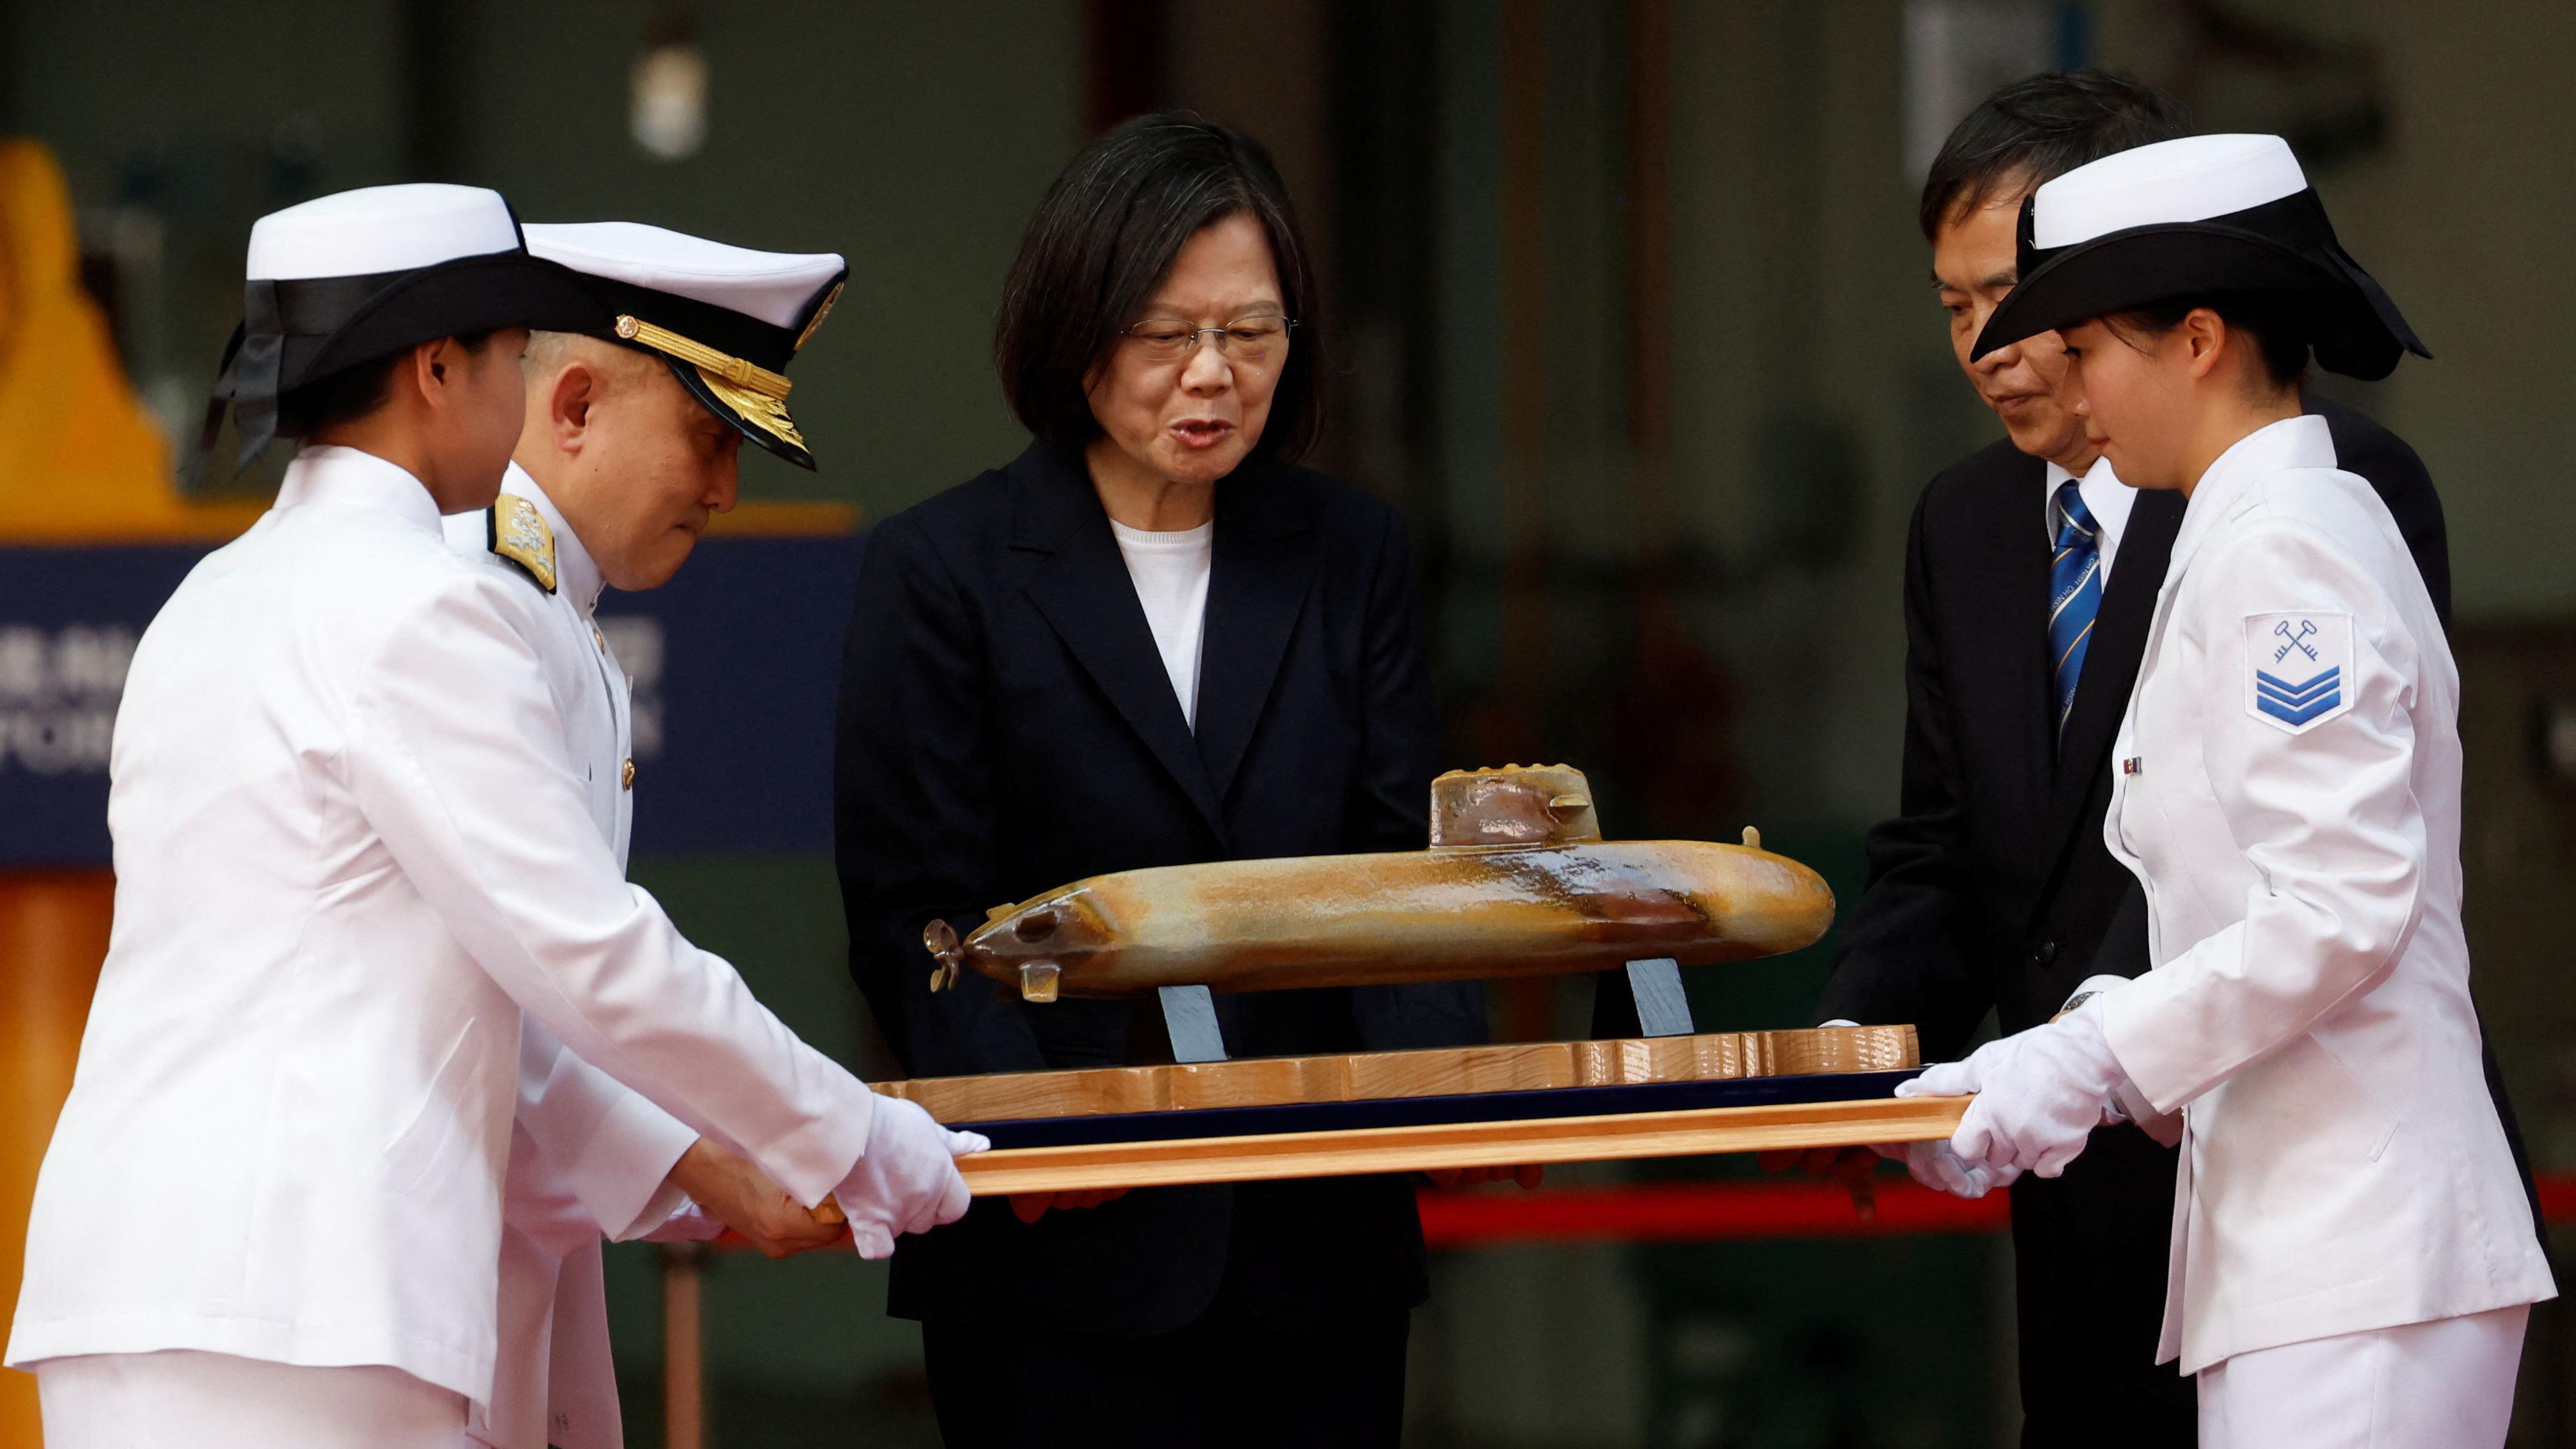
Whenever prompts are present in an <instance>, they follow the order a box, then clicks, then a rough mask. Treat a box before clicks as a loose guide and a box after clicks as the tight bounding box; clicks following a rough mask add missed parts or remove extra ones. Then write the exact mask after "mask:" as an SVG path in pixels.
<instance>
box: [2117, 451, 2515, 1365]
mask: <svg viewBox="0 0 2576 1449" xmlns="http://www.w3.org/2000/svg"><path fill="white" fill-rule="evenodd" d="M2458 710H2459V674H2458V671H2457V669H2456V668H2455V667H2454V666H2453V664H2452V661H2451V653H2450V648H2449V646H2448V644H2447V643H2446V642H2445V639H2444V637H2443V633H2442V628H2441V625H2440V623H2439V621H2438V620H2437V619H2436V617H2435V615H2434V613H2433V604H2432V600H2431V599H2430V597H2428V596H2427V595H2426V593H2425V591H2424V584H2423V580H2422V579H2421V578H2420V577H2419V576H2418V575H2417V573H2416V571H2415V567H2414V564H2413V562H2412V561H2411V559H2410V558H2409V556H2408V554H2407V551H2406V545H2405V541H2404V540H2403V539H2401V538H2400V537H2399V536H2398V532H2397V527H2396V524H2395V523H2394V522H2392V521H2391V520H2390V518H2389V516H2388V513H2387V510H2386V509H2385V508H2384V507H2382V506H2381V504H2380V502H2379V500H2378V498H2377V497H2376V496H2375V495H2374V494H2373V493H2372V492H2371V489H2370V485H2369V484H2368V483H2365V482H2364V481H2362V480H2361V479H2360V478H2357V477H2354V476H2353V475H2352V474H2349V473H2343V472H2338V471H2336V470H2335V454H2334V443H2333V440H2332V438H2331V436H2330V435H2329V434H2328V432H2327V430H2326V424H2325V420H2324V419H2322V418H2315V417H2301V418H2292V419H2289V420H2287V421H2284V422H2279V423H2274V424H2272V425H2271V426H2269V427H2266V428H2263V429H2261V430H2259V431H2257V432H2255V433H2253V434H2252V435H2250V436H2248V437H2246V438H2245V439H2243V440H2242V441H2240V442H2238V443H2237V444H2236V446H2235V447H2233V448H2231V449H2229V450H2228V451H2227V452H2226V453H2225V454H2223V455H2221V456H2220V458H2219V459H2218V461H2217V462H2216V463H2214V464H2212V465H2211V467H2210V468H2209V471H2208V472H2207V473H2206V474H2205V475H2204V476H2203V477H2202V478H2201V480H2200V483H2199V486H2198V487H2197V488H2196V489H2194V490H2193V493H2192V497H2191V504H2190V507H2189V509H2188V510H2187V511H2186V512H2185V513H2184V515H2183V522H2182V529H2181V532H2180V534H2179V535H2178V536H2177V537H2176V538H2175V540H2174V546H2173V562H2172V566H2171V567H2170V569H2169V570H2168V572H2167V574H2166V577H2165V583H2164V588H2163V591H2162V593H2161V594H2160V595H2159V596H2158V598H2157V601H2156V616H2155V622H2154V625H2153V627H2152V632H2151V633H2150V635H2149V637H2148V640H2147V650H2146V663H2145V666H2144V667H2143V668H2142V669H2141V670H2140V671H2139V674H2138V683H2137V688H2136V691H2135V693H2134V694H2133V695H2132V696H2131V697H2130V701H2129V710H2128V715H2127V717H2126V719H2125V720H2123V722H2122V724H2121V726H2120V738H2119V744H2118V747H2117V755H2116V758H2117V759H2118V760H2119V762H2120V764H2119V769H2118V773H2116V774H2115V775H2114V777H2113V781H2112V796H2111V806H2110V811H2109V813H2108V815H2107V816H2106V818H2105V820H2104V824H2103V833H2104V835H2105V837H2106V838H2107V839H2108V841H2109V843H2110V847H2111V852H2112V854H2114V855H2116V856H2118V857H2119V859H2120V861H2121V863H2122V864H2124V865H2126V866H2128V867H2129V869H2130V870H2131V871H2133V872H2135V873H2136V874H2137V876H2138V878H2139V879H2140V880H2141V881H2143V882H2145V885H2146V895H2147V906H2148V919H2149V927H2148V929H2149V935H2150V940H2149V949H2150V953H2151V954H2150V959H2151V960H2153V961H2154V962H2155V963H2156V965H2155V967H2154V969H2153V970H2151V971H2149V972H2148V973H2147V974H2146V975H2144V976H2142V977H2140V978H2138V979H2137V980H2136V981H2135V982H2132V983H2130V984H2129V985H2127V986H2123V987H2121V988H2119V989H2117V990H2115V991H2112V992H2109V993H2107V994H2106V995H2105V996H2104V997H2103V999H2102V1006H2103V1029H2104V1031H2105V1033H2106V1034H2107V1035H2108V1037H2109V1039H2110V1043H2111V1048H2112V1051H2113V1052H2114V1053H2115V1054H2116V1055H2117V1056H2118V1058H2119V1061H2120V1065H2121V1066H2122V1067H2123V1068H2124V1069H2125V1070H2126V1071H2127V1072H2128V1074H2129V1076H2130V1078H2131V1080H2132V1081H2134V1082H2135V1083H2136V1085H2137V1086H2138V1088H2139V1090H2140V1091H2141V1093H2142V1094H2143V1095H2144V1096H2145V1097H2146V1098H2147V1100H2148V1101H2149V1102H2151V1103H2152V1104H2153V1105H2154V1106H2155V1108H2156V1109H2157V1110H2158V1111H2161V1112H2173V1111H2176V1110H2181V1111H2182V1112H2183V1114H2184V1124H2185V1125H2184V1140H2183V1151H2182V1161H2181V1167H2180V1169H2179V1185H2178V1191H2177V1192H2176V1193H2175V1198H2174V1235H2173V1258H2172V1268H2171V1279H2170V1285H2169V1287H2168V1289H2167V1293H2166V1299H2165V1325H2164V1339H2163V1344H2162V1347H2161V1349H2160V1350H2159V1355H2160V1356H2159V1359H2158V1361H2159V1362H2163V1361H2165V1360H2169V1359H2173V1358H2176V1357H2179V1358H2180V1359H2181V1367H2182V1370H2183V1372H2186V1373H2197V1372H2199V1371H2200V1370H2201V1369H2203V1368H2206V1367H2208V1366H2209V1365H2211V1364H2213V1363H2217V1362H2219V1361H2221V1360H2223V1359H2226V1358H2229V1357H2231V1356H2232V1355H2235V1354H2239V1353H2244V1352H2247V1351H2249V1350H2253V1349H2261V1348H2272V1347H2277V1346H2279V1345H2281V1344H2287V1343H2297V1342H2302V1341H2305V1340H2308V1339H2314V1338H2324V1337H2328V1336H2332V1335H2335V1334H2344V1333H2357V1332H2362V1331H2365V1330H2369V1329H2376V1328H2388V1327H2394V1326H2397V1325H2400V1324H2407V1323H2417V1322H2423V1321H2426V1320H2430V1319H2436V1318H2447V1317H2453V1316H2457V1315H2461V1314H2469V1313H2478V1312H2483V1311H2485V1310H2488V1309H2492V1308H2502V1307H2507V1306H2510V1305H2513V1304H2517V1303H2530V1302H2535V1301H2538V1300H2540V1299H2544V1298H2548V1297H2550V1296H2552V1295H2553V1294H2554V1293H2555V1292H2556V1289H2555V1287H2554V1286H2553V1285H2552V1283H2551V1281H2550V1276H2549V1269H2548V1267H2547V1264H2546V1263H2545V1261H2544V1260H2543V1259H2542V1256H2541V1252H2540V1246H2539V1243H2538V1241H2537V1239H2536V1238H2535V1237H2534V1235H2533V1233H2532V1231H2531V1211H2530V1208H2529V1206H2528V1205H2527V1204H2526V1202H2525V1200H2524V1197H2523V1193H2522V1187H2521V1184H2520V1182H2519V1180H2518V1179H2517V1178H2516V1176H2515V1174H2514V1168H2513V1161H2512V1158H2511V1155H2510V1153H2509V1152H2508V1151H2507V1149H2506V1146H2505V1138H2504V1130H2503V1128H2502V1127H2501V1126H2500V1125H2499V1124H2498V1122H2497V1120H2496V1113H2495V1106H2494V1103H2493V1101H2492V1100H2491V1099H2490V1098H2489V1097H2488V1095H2487V1089H2486V1083H2485V1080H2484V1078H2483V1077H2482V1076H2481V1075H2480V1070H2479V1042H2478V1026H2477V1019H2476V1016H2475V1015H2474V1013H2473V1012H2472V1011H2471V1009H2470V1003H2469V954H2468V948H2467V945H2466V943H2465V941H2464V939H2463V938H2462V935H2461V931H2460V739H2459V730H2458V720H2457V716H2458Z"/></svg>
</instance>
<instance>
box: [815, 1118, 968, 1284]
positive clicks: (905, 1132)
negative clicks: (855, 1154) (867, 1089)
mask: <svg viewBox="0 0 2576 1449" xmlns="http://www.w3.org/2000/svg"><path fill="white" fill-rule="evenodd" d="M992 1145H993V1144H992V1143H991V1142H990V1141H988V1140H986V1139H985V1138H984V1137H983V1135H982V1134H980V1133H975V1132H951V1131H949V1130H948V1129H947V1128H945V1127H942V1126H940V1125H939V1123H938V1122H936V1121H934V1120H933V1119H932V1118H931V1115H930V1114H929V1113H928V1112H925V1111H923V1110H922V1109H921V1107H920V1105H919V1104H918V1103H914V1102H907V1101H905V1100H903V1099H902V1098H900V1097H889V1096H886V1095H884V1094H882V1093H880V1094H878V1096H877V1100H876V1115H875V1117H874V1118H873V1119H872V1120H871V1121H870V1122H869V1123H868V1149H867V1151H866V1152H865V1153H862V1154H861V1155H860V1157H859V1161H858V1165H857V1166H855V1167H853V1168H851V1169H850V1175H849V1177H848V1178H847V1179H846V1180H844V1181H843V1182H842V1183H841V1185H840V1186H839V1187H837V1188H835V1189H833V1191H832V1196H833V1197H835V1198H837V1199H839V1200H840V1204H841V1211H842V1212H843V1213H845V1214H847V1215H848V1217H849V1219H850V1238H851V1240H852V1241H853V1242H855V1243H856V1244H857V1245H858V1249H859V1256H860V1257H862V1258H889V1257H892V1256H894V1240H895V1238H896V1237H897V1236H898V1235H900V1234H903V1233H926V1232H929V1231H930V1230H931V1229H932V1228H935V1227H938V1226H939V1225H940V1224H942V1223H953V1222H955V1221H957V1220H958V1219H959V1218H962V1217H964V1216H966V1204H967V1201H968V1197H967V1192H966V1179H965V1178H964V1177H962V1176H960V1175H959V1174H958V1171H957V1159H958V1158H960V1157H963V1156H965V1155H966V1154H967V1153H969V1152H981V1151H983V1150H985V1149H986V1148H988V1147H991V1146H992Z"/></svg>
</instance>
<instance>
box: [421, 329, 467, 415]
mask: <svg viewBox="0 0 2576 1449" xmlns="http://www.w3.org/2000/svg"><path fill="white" fill-rule="evenodd" d="M464 353H465V349H464V347H463V346H462V345H460V344H459V343H458V342H457V340H456V339H455V338H453V337H441V338H438V339H437V340H435V341H431V342H424V343H422V344H420V345H419V346H418V347H415V348H413V349H412V350H411V368H412V379H413V381H414V382H415V383H417V384H418V385H419V387H420V395H421V399H422V401H424V402H426V403H428V404H429V405H430V406H431V407H432V408H437V409H442V410H443V409H444V408H446V406H447V404H448V402H449V400H450V397H451V394H450V392H449V389H450V388H452V387H454V386H455V385H456V384H457V383H458V382H459V381H460V380H461V379H462V376H463V374H462V372H461V371H460V367H461V364H462V363H463V362H464Z"/></svg>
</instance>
